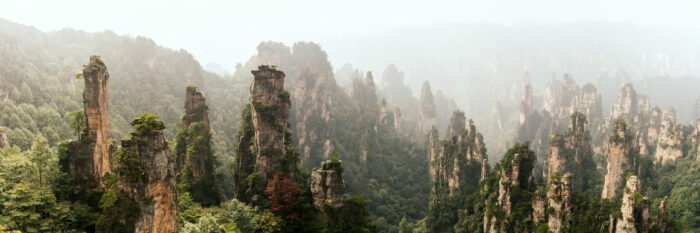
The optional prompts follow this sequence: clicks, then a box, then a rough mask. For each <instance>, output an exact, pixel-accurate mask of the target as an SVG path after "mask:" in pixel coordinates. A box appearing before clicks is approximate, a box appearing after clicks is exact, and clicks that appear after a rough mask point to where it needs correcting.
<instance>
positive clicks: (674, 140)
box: [654, 107, 683, 164]
mask: <svg viewBox="0 0 700 233" xmlns="http://www.w3.org/2000/svg"><path fill="white" fill-rule="evenodd" d="M661 118H662V122H661V129H660V130H659V137H658V141H657V144H656V153H655V155H654V158H655V160H656V162H659V163H661V164H664V163H667V162H672V161H675V160H676V159H678V158H681V157H683V142H682V141H683V131H682V129H681V125H680V123H678V122H676V111H675V110H674V109H673V108H672V107H667V108H666V109H664V111H663V115H662V117H661Z"/></svg>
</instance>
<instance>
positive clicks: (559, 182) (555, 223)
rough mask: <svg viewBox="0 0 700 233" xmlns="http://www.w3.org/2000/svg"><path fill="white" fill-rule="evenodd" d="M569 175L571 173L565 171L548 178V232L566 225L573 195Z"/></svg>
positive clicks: (556, 230)
mask: <svg viewBox="0 0 700 233" xmlns="http://www.w3.org/2000/svg"><path fill="white" fill-rule="evenodd" d="M571 177H572V175H571V173H566V174H564V176H554V177H552V178H551V179H550V184H549V190H548V191H547V200H548V201H547V204H548V206H549V208H551V212H550V213H549V222H548V223H547V225H548V226H549V231H550V232H559V231H560V230H561V229H562V228H566V227H567V218H568V217H569V215H570V214H571V199H572V195H573V190H572V189H571Z"/></svg>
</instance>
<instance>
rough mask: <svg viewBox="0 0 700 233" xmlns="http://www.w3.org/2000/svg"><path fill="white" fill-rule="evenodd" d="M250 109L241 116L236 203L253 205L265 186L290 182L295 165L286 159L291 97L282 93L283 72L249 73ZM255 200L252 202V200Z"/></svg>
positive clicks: (261, 69)
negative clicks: (279, 179) (275, 180)
mask: <svg viewBox="0 0 700 233" xmlns="http://www.w3.org/2000/svg"><path fill="white" fill-rule="evenodd" d="M252 73H253V76H254V79H253V84H252V85H251V87H250V102H251V103H250V105H249V108H247V109H245V110H244V111H243V112H242V113H241V117H242V119H241V120H242V123H241V126H242V128H241V133H242V134H240V135H239V136H240V140H239V145H238V151H237V152H238V153H237V157H236V173H235V174H234V179H235V180H236V199H238V200H241V201H243V202H246V203H253V202H255V203H253V204H262V203H258V202H256V200H258V201H261V200H262V199H261V198H257V199H255V198H254V197H255V196H263V195H264V190H265V188H266V187H267V182H268V180H270V179H273V176H275V175H276V174H280V175H282V176H284V177H289V178H293V177H294V170H295V169H296V163H294V162H292V160H290V159H287V156H288V154H287V150H286V148H287V146H288V145H287V142H286V137H285V135H286V134H287V120H288V119H289V111H290V105H291V103H290V101H291V100H290V95H289V93H288V92H287V91H285V90H284V77H285V74H284V72H282V71H279V70H277V69H276V68H274V67H269V66H266V65H261V66H259V67H258V70H253V71H252ZM254 199H255V200H254Z"/></svg>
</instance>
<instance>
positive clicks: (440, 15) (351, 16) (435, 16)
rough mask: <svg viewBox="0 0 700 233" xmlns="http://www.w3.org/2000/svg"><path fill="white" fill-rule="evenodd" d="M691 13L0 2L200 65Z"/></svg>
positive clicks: (488, 2)
mask: <svg viewBox="0 0 700 233" xmlns="http://www.w3.org/2000/svg"><path fill="white" fill-rule="evenodd" d="M699 10H700V1H698V0H688V1H672V0H663V1H659V0H619V1H615V0H580V1H568V0H538V1H524V0H479V1H472V0H461V1H460V0H457V1H436V0H424V1H414V0H403V1H379V0H355V1H331V0H303V1H283V0H276V1H264V0H250V1H223V0H206V1H201V0H200V1H179V0H176V1H172V0H171V1H165V0H158V1H146V0H141V1H131V0H129V1H96V0H90V1H78V0H62V1H56V0H45V1H29V0H14V1H13V0H0V18H4V19H7V20H11V21H14V22H17V23H21V24H26V25H32V26H35V27H37V28H39V29H41V30H44V31H52V30H58V29H61V28H65V27H71V28H75V29H81V30H86V31H90V32H95V31H103V30H106V29H108V30H112V31H114V32H116V33H118V34H128V35H142V36H146V37H149V38H152V39H153V40H154V41H156V43H158V44H160V45H163V46H166V47H169V48H173V49H180V48H183V49H185V50H187V51H189V52H190V53H192V54H194V55H195V56H196V57H197V59H198V60H199V61H200V63H201V64H202V65H206V64H207V63H210V62H215V63H219V64H221V65H223V66H224V67H226V68H229V69H231V67H233V66H234V65H235V63H237V62H245V61H246V60H247V59H248V58H249V57H250V56H251V55H253V54H254V53H255V47H256V46H257V44H258V43H260V41H264V40H275V41H281V42H284V43H286V44H291V43H293V42H294V41H300V40H305V41H315V42H323V41H324V40H326V39H327V38H333V37H335V38H337V37H346V36H354V37H363V36H367V35H371V34H373V33H377V32H382V31H386V30H390V29H394V28H400V27H405V26H418V27H420V26H427V25H430V24H434V23H438V22H493V23H499V24H504V25H516V26H517V25H518V24H522V23H531V22H534V23H550V24H562V23H568V22H575V21H582V20H585V21H626V22H632V23H635V24H640V25H646V26H673V27H681V28H688V29H692V30H700V14H698V12H699ZM322 46H323V44H322ZM329 56H330V57H331V59H332V58H333V55H332V54H329ZM343 62H345V61H338V62H335V64H339V63H343ZM336 68H337V67H336Z"/></svg>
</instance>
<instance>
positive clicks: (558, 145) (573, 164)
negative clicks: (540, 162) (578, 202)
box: [544, 112, 593, 190]
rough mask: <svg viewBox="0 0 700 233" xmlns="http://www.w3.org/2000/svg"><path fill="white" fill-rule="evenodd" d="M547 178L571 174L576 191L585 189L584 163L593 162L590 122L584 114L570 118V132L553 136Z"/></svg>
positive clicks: (577, 114)
mask: <svg viewBox="0 0 700 233" xmlns="http://www.w3.org/2000/svg"><path fill="white" fill-rule="evenodd" d="M547 154H548V156H547V159H546V161H545V164H546V173H545V174H544V175H545V177H549V175H551V174H554V173H567V172H571V173H573V174H576V176H574V177H575V178H574V181H573V186H574V188H575V190H582V188H583V174H584V171H583V166H582V164H583V162H584V161H586V162H588V161H592V159H593V158H592V157H593V153H592V150H591V144H590V136H589V132H588V121H587V120H586V116H585V115H583V113H580V112H576V113H574V114H573V115H571V117H570V121H569V130H568V131H567V132H565V133H564V134H553V135H552V137H551V138H550V140H549V149H548V150H547Z"/></svg>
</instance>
